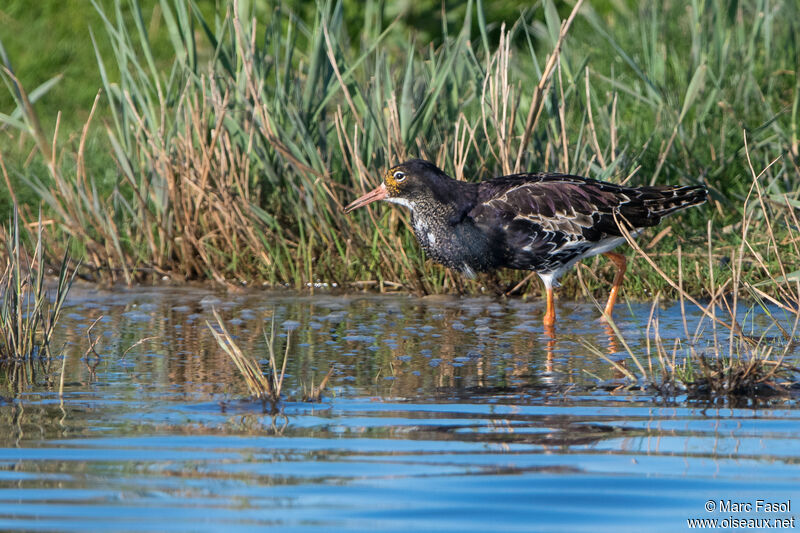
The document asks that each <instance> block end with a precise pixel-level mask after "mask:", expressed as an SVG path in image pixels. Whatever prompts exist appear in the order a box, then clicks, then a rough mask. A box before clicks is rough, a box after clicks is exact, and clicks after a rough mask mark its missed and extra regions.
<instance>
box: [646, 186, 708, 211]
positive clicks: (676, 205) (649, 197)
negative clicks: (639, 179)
mask: <svg viewBox="0 0 800 533" xmlns="http://www.w3.org/2000/svg"><path fill="white" fill-rule="evenodd" d="M645 189H646V192H645V191H644V190H643V191H642V192H645V195H644V196H645V198H644V205H645V206H646V207H647V210H648V211H649V212H650V215H651V216H655V217H658V218H661V217H665V216H667V215H669V214H671V213H674V212H675V211H680V210H681V209H685V208H687V207H691V206H693V205H699V204H702V203H704V202H705V201H706V199H707V198H708V191H707V190H706V188H705V187H702V186H697V185H690V186H667V187H647V188H645ZM648 193H650V194H648Z"/></svg>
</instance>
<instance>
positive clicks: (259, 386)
mask: <svg viewBox="0 0 800 533" xmlns="http://www.w3.org/2000/svg"><path fill="white" fill-rule="evenodd" d="M213 312H214V320H215V324H213V325H212V324H211V323H210V322H208V321H206V325H207V326H208V329H209V330H210V331H211V334H212V335H213V336H214V339H216V341H217V343H218V344H219V346H220V348H222V349H223V351H224V352H225V353H226V354H228V356H230V358H231V360H232V361H233V363H234V364H235V365H236V368H237V369H238V370H239V373H240V374H241V375H242V377H243V378H244V380H245V383H246V384H247V389H248V390H249V391H250V394H251V395H252V396H253V397H254V398H256V399H258V400H261V401H263V402H264V403H265V404H266V403H269V404H270V406H271V408H272V409H273V410H275V409H276V408H277V406H278V403H279V402H280V401H281V390H282V388H283V378H284V376H285V375H286V363H287V361H288V360H289V345H290V339H291V332H289V333H288V334H287V337H286V349H285V352H284V354H283V364H282V365H281V367H280V370H278V364H277V363H276V361H275V320H274V318H273V320H272V325H271V328H270V335H269V337H267V333H266V331H265V332H264V340H265V341H266V343H267V350H268V352H269V359H268V360H269V369H268V375H266V374H265V373H264V372H263V371H262V369H261V365H260V364H259V363H258V362H257V361H256V360H255V359H254V358H252V357H250V356H248V355H246V354H245V353H244V352H243V351H242V349H241V348H240V347H239V345H238V344H236V341H235V339H234V338H233V336H232V335H231V334H230V333H229V332H228V329H227V328H226V327H225V323H224V321H223V320H222V317H221V316H220V315H219V313H218V312H217V310H216V309H214V311H213Z"/></svg>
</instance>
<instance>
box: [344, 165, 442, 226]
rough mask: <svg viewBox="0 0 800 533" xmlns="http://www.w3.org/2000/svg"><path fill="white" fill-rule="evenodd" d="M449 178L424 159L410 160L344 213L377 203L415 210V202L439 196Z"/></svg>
mask: <svg viewBox="0 0 800 533" xmlns="http://www.w3.org/2000/svg"><path fill="white" fill-rule="evenodd" d="M449 180H450V178H449V177H448V176H447V175H446V174H445V173H444V172H442V171H441V170H439V168H437V167H436V165H434V164H432V163H429V162H427V161H423V160H422V159H411V160H410V161H406V162H405V163H401V164H399V165H397V166H394V167H392V168H390V169H389V170H388V171H387V172H386V174H385V175H384V176H383V183H381V184H380V185H379V186H378V187H376V188H375V189H373V190H372V191H370V192H368V193H367V194H365V195H364V196H361V197H360V198H358V199H356V200H355V201H354V202H352V203H351V204H350V205H348V206H347V207H345V208H344V211H345V213H349V212H350V211H353V210H354V209H358V208H359V207H363V206H365V205H367V204H369V203H372V202H375V201H377V200H386V201H387V202H392V203H395V204H400V205H403V206H406V207H408V208H410V209H414V205H415V204H416V202H418V201H420V200H422V199H423V198H424V197H426V195H427V196H431V195H434V196H435V195H436V193H437V191H438V189H440V188H441V185H440V184H442V183H444V182H446V181H449Z"/></svg>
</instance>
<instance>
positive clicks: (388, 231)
mask: <svg viewBox="0 0 800 533" xmlns="http://www.w3.org/2000/svg"><path fill="white" fill-rule="evenodd" d="M348 6H350V4H349V3H344V4H343V3H340V2H337V3H322V4H319V5H318V7H317V9H316V10H314V11H313V12H309V11H308V10H301V15H302V16H300V15H298V14H296V13H293V12H292V11H290V10H289V9H287V8H285V7H276V8H275V9H263V7H264V6H260V5H259V4H257V3H253V4H250V3H248V2H241V3H240V2H237V1H227V2H223V3H221V4H220V5H219V7H218V9H216V10H209V9H207V7H208V6H205V5H200V4H196V3H194V2H183V1H174V2H173V1H169V0H162V1H160V2H158V3H157V5H156V8H154V9H152V11H149V10H148V11H145V10H144V9H143V8H142V5H141V4H140V3H139V2H138V1H137V0H130V1H122V0H117V1H115V2H113V3H112V2H108V3H102V4H100V3H98V4H95V8H96V10H97V13H98V14H99V18H100V20H101V21H102V23H101V24H95V25H93V26H92V27H91V35H92V43H93V44H94V54H95V55H96V58H97V68H98V70H99V73H100V77H101V79H102V84H103V87H102V90H101V92H100V93H98V96H97V98H96V100H95V102H94V106H93V107H92V108H91V109H90V110H88V112H87V116H88V120H87V121H86V124H85V125H84V126H83V127H82V128H81V130H80V131H79V132H75V135H72V133H73V132H69V133H70V136H69V139H70V140H68V141H65V138H66V135H65V133H64V132H60V131H59V124H60V118H59V117H57V119H56V120H55V121H54V122H55V126H54V127H53V129H52V130H48V131H46V130H45V126H43V124H45V125H46V124H50V123H52V122H53V121H51V120H42V119H41V117H39V116H38V115H37V111H36V107H35V104H34V102H35V101H36V100H41V99H46V97H47V95H46V90H47V89H48V88H49V85H45V86H43V87H39V88H37V89H35V90H32V91H30V93H27V92H26V90H25V89H26V88H25V87H23V85H22V84H21V83H18V80H17V78H16V77H15V76H14V74H13V72H14V71H13V68H7V69H5V70H4V71H3V73H2V76H3V78H4V80H5V82H6V85H7V86H8V87H9V94H10V95H11V96H12V99H13V100H14V102H15V105H16V109H11V110H8V112H7V114H4V115H0V120H2V121H3V123H4V124H5V125H6V127H7V128H6V135H13V137H14V139H13V140H14V142H16V146H17V147H20V146H28V147H30V148H32V149H33V153H32V155H31V158H32V160H34V161H38V162H39V163H38V164H34V163H31V164H30V165H21V166H19V165H18V166H17V168H13V169H12V170H11V171H10V174H11V179H8V176H6V177H7V179H6V180H5V182H6V186H7V187H8V188H9V193H10V196H11V197H15V195H16V196H20V197H29V196H30V191H33V192H34V195H35V197H37V198H39V199H41V201H43V202H44V204H45V206H46V209H47V210H48V216H51V217H53V218H54V220H55V221H56V222H57V224H56V226H57V227H58V228H59V229H60V230H61V231H62V232H63V233H64V234H65V235H68V236H72V237H73V242H74V243H75V244H74V245H73V246H74V247H76V248H80V250H76V252H77V251H79V252H81V253H83V254H85V256H86V262H85V265H86V268H88V269H90V270H91V273H92V274H93V275H95V276H96V277H98V278H100V279H105V280H109V281H123V282H126V283H132V282H135V281H137V280H142V279H146V278H149V277H158V278H162V277H164V276H167V277H170V278H175V279H213V280H216V281H217V282H219V283H222V284H226V285H230V284H237V285H238V284H245V283H248V284H249V283H253V282H263V283H266V284H270V285H273V286H278V285H280V286H286V285H288V286H292V287H296V288H303V287H306V286H308V285H311V286H313V284H315V283H317V282H328V283H337V284H338V285H340V286H346V285H347V284H348V283H358V284H361V285H367V286H375V287H380V288H384V289H385V288H387V287H400V288H404V289H406V290H413V291H415V292H417V293H432V292H443V291H449V292H452V291H454V290H455V291H459V292H476V291H479V290H481V287H489V289H490V290H496V291H498V292H506V291H508V289H510V288H511V287H513V286H514V285H515V284H516V283H517V282H518V281H519V279H520V274H519V273H515V272H506V273H502V274H500V275H492V276H487V277H483V278H481V279H478V280H476V281H471V280H464V279H461V278H460V277H458V276H457V275H453V274H452V273H450V272H448V271H446V270H445V269H443V268H440V267H438V266H436V265H433V264H431V263H430V262H426V261H425V260H424V257H423V256H422V253H421V251H420V250H419V249H418V247H417V246H416V243H415V242H413V236H412V235H411V233H410V232H409V231H408V230H407V229H406V218H405V217H406V215H405V214H404V213H402V212H398V211H396V210H388V209H382V208H381V207H376V208H371V209H369V210H365V212H364V213H359V214H357V215H353V216H350V217H345V216H344V215H343V213H342V211H341V207H342V205H344V204H346V203H347V202H348V201H350V200H352V199H353V198H354V197H355V196H356V195H358V194H360V193H361V192H363V191H364V190H366V189H369V188H371V187H373V186H374V185H376V183H377V182H378V180H379V176H380V173H381V172H382V170H383V169H385V168H386V167H387V166H388V165H390V164H392V163H396V162H398V161H400V160H403V159H405V158H409V157H423V158H428V159H430V160H432V161H434V162H435V163H436V164H437V165H439V166H440V167H442V168H444V169H445V170H446V171H448V172H449V173H450V174H451V175H454V176H455V177H457V178H459V179H480V178H486V177H490V176H492V175H497V174H501V173H510V172H515V171H525V170H543V171H565V172H574V173H578V174H583V175H589V176H591V177H595V178H600V179H610V180H618V181H622V180H627V181H628V182H629V183H632V184H645V183H656V182H657V183H667V182H669V183H687V184H688V183H698V182H701V183H704V184H706V185H707V186H708V187H709V188H710V189H711V194H712V200H711V201H710V206H709V208H708V209H705V210H697V212H695V213H687V214H685V215H681V216H682V218H675V219H673V220H672V224H673V225H666V226H665V227H664V229H663V231H661V232H659V233H658V234H656V235H653V236H650V237H648V236H644V237H643V238H642V244H643V247H644V248H645V249H647V250H648V253H649V254H650V256H651V257H653V258H654V260H655V261H656V263H657V264H658V265H659V266H660V268H661V269H663V270H664V272H666V273H668V275H669V276H671V277H675V275H676V272H677V268H678V264H677V260H676V257H677V256H676V254H675V253H674V250H675V249H676V248H677V247H678V246H681V247H682V249H683V257H684V258H685V259H689V260H690V261H691V263H692V264H693V265H694V267H695V268H694V272H692V274H693V275H691V276H686V278H685V280H684V289H685V290H687V291H688V292H689V293H691V294H693V295H694V296H701V295H703V296H706V297H710V296H711V294H710V293H708V292H707V287H705V286H704V283H703V281H704V280H706V279H708V277H709V276H713V277H714V278H715V279H716V280H717V281H718V283H720V284H721V285H725V283H726V280H730V279H732V277H733V276H734V275H735V274H734V271H733V270H732V269H731V265H730V262H729V261H728V258H729V257H730V256H731V254H733V253H735V252H736V250H738V249H739V247H740V246H741V245H742V241H741V226H740V224H741V215H742V210H743V201H744V198H745V196H746V195H747V190H748V187H749V186H748V180H746V179H744V178H743V177H744V176H746V175H747V168H748V162H747V160H746V158H745V154H744V142H743V136H742V132H743V131H747V134H748V138H749V139H750V142H751V147H752V154H751V156H752V158H753V164H754V165H756V166H761V167H762V168H767V170H766V171H765V172H764V173H763V175H762V176H761V177H760V178H759V181H760V185H759V186H760V187H761V189H762V190H763V196H764V201H765V202H768V203H769V204H770V205H771V206H772V207H773V208H774V210H775V211H776V212H777V213H779V216H783V215H780V214H781V213H783V214H788V213H789V212H792V213H795V211H796V209H797V207H798V205H800V204H799V203H798V202H800V199H798V196H797V195H798V191H799V190H800V171H798V167H797V165H796V162H797V161H796V160H797V156H798V141H797V124H796V123H797V113H798V108H799V107H800V105H799V104H798V102H800V88H799V87H800V86H799V85H798V84H797V80H796V75H795V73H796V66H797V57H798V56H800V54H798V49H797V46H798V45H797V43H798V42H800V40H798V39H796V36H797V30H798V24H800V23H798V20H800V17H798V16H797V15H798V9H800V8H798V7H797V5H796V4H795V3H794V2H789V1H778V2H767V1H766V0H761V1H757V2H754V3H735V4H731V3H729V2H723V1H721V0H720V1H713V2H705V3H702V4H698V3H693V4H691V5H689V6H686V5H685V4H684V3H683V2H673V1H669V2H663V3H649V4H647V5H645V4H643V5H641V6H640V7H634V8H630V7H625V6H624V5H622V4H614V5H613V6H606V5H604V4H603V6H602V10H601V11H596V10H595V9H599V8H595V7H593V6H592V5H590V4H588V3H586V4H581V2H578V3H577V5H575V6H574V7H575V9H573V6H561V7H562V8H563V9H560V10H559V9H557V6H556V5H555V4H554V3H552V2H551V1H544V2H542V3H539V4H536V5H535V6H533V7H531V8H530V9H523V10H521V11H520V13H519V16H518V17H517V18H515V19H513V20H507V21H506V22H505V24H496V25H493V24H491V23H488V22H487V20H491V17H490V18H489V19H487V15H486V9H489V8H488V7H486V8H485V6H484V5H483V3H482V2H468V4H467V7H466V10H465V11H464V14H463V23H462V24H461V26H460V29H458V30H457V31H455V32H453V31H450V30H452V21H449V23H445V21H443V22H442V28H443V31H442V34H441V38H440V39H436V40H435V41H434V42H431V43H426V42H419V41H414V40H413V35H412V40H411V41H409V40H408V35H407V34H406V33H405V30H407V29H408V27H407V26H403V25H402V24H401V23H400V21H398V20H395V21H387V20H386V18H385V15H386V14H385V12H384V6H383V4H382V3H380V2H367V4H366V5H365V6H363V7H362V8H361V13H362V15H363V31H361V32H356V31H355V30H354V28H352V27H347V25H348V23H351V24H352V21H353V13H352V12H347V9H348ZM148 9H149V8H148ZM744 21H750V22H749V23H748V24H744ZM165 35H166V37H168V39H165ZM686 35H688V38H687V37H686ZM156 41H157V42H158V43H159V46H158V47H156V46H155V45H154V43H155V42H156ZM165 41H168V42H169V43H170V45H169V46H171V49H170V50H169V53H166V54H165V53H164V42H165ZM778 50H780V51H781V53H777V51H778ZM86 53H92V51H91V50H86ZM6 62H7V64H8V65H7V66H8V67H13V62H14V58H13V57H10V58H6ZM101 131H104V133H105V141H102V142H101V141H100V140H99V139H98V134H99V133H100V132H101ZM12 132H13V133H12ZM3 142H4V143H5V144H6V146H7V147H10V146H11V144H10V143H8V140H6V141H3ZM7 151H8V150H7V148H2V149H0V155H2V153H3V152H7ZM105 152H108V153H110V154H112V156H113V159H114V161H115V163H116V167H117V171H118V177H117V176H115V175H113V174H112V173H109V171H108V168H106V166H105V164H106V162H107V158H106V157H105V156H104V155H98V154H103V153H105ZM31 158H29V159H31ZM6 159H8V157H7V158H6ZM22 159H23V158H19V157H16V158H14V160H15V161H21V160H22ZM773 160H774V162H773ZM9 161H10V159H9ZM101 162H102V166H101ZM110 174H111V175H110ZM707 218H711V219H712V221H713V224H712V235H711V238H712V239H713V242H714V251H713V255H714V260H713V261H711V262H709V263H708V264H703V265H701V264H700V263H701V262H700V261H695V260H693V259H692V258H696V257H701V256H705V251H704V248H703V244H702V239H701V238H700V236H701V235H703V234H705V233H706V231H705V220H706V219H707ZM786 218H787V219H788V220H791V218H790V217H786ZM751 223H752V224H753V225H754V226H757V227H758V234H760V235H766V232H765V231H762V230H764V229H765V228H766V226H765V224H766V223H767V219H765V218H763V217H756V218H754V219H753V220H752V222H751ZM678 227H680V228H681V229H680V231H678V230H677V229H675V228H678ZM773 230H774V232H775V239H776V243H777V247H774V248H773V247H770V249H769V250H768V252H769V253H768V254H767V255H764V256H762V257H761V259H762V260H763V261H764V264H765V265H766V266H767V267H768V268H769V269H770V273H771V275H772V276H773V277H774V278H775V279H778V277H779V276H780V275H782V274H778V270H777V268H778V264H777V262H776V258H777V257H778V256H785V259H784V263H785V264H792V261H794V259H798V256H797V250H796V246H794V245H792V242H793V241H791V239H790V238H789V237H788V234H787V233H786V227H785V226H782V225H781V226H778V225H775V226H774V227H773ZM787 239H788V240H787ZM49 244H50V246H49V248H52V250H53V252H54V253H56V252H58V251H59V250H61V249H63V247H64V245H63V244H62V242H61V241H59V240H58V239H51V243H49ZM748 252H749V250H748ZM748 255H749V254H748ZM754 260H755V256H752V255H749V256H748V258H747V259H746V261H747V262H748V264H750V263H751V262H753V261H754ZM794 264H800V260H798V261H794ZM598 267H600V268H598ZM632 271H633V272H632V273H633V274H634V275H632V276H628V278H627V282H626V286H627V287H628V288H629V289H630V291H629V294H630V295H633V294H636V295H648V294H649V295H653V294H655V293H656V292H659V291H660V292H662V293H666V294H668V295H669V296H676V295H677V292H676V291H675V290H674V288H673V287H671V286H670V285H669V284H668V283H666V282H665V281H664V279H663V278H662V277H661V276H659V275H656V274H655V273H654V272H653V270H652V269H651V268H650V266H649V265H647V264H645V263H643V262H641V261H637V262H635V263H634V264H633V265H632ZM605 273H606V266H605V263H603V260H602V259H595V262H594V263H592V264H589V265H587V266H583V267H581V268H580V269H579V272H578V276H577V277H576V276H569V277H568V278H567V279H565V288H564V290H563V291H562V295H569V294H573V295H574V294H579V293H580V292H581V291H582V290H583V289H582V284H583V285H585V286H586V288H587V289H586V290H588V291H589V293H593V292H594V291H595V290H596V289H597V288H598V287H604V286H605V283H604V282H603V280H602V279H600V278H602V277H603V276H605ZM757 274H758V275H759V276H760V275H761V274H762V273H761V272H757V271H756V269H743V271H742V272H741V273H740V274H736V275H741V277H742V278H743V279H745V280H747V281H748V282H749V283H751V284H753V285H754V284H755V283H756V282H758V281H762V280H763V279H764V278H763V277H757ZM787 274H788V273H787ZM581 282H582V283H581ZM728 286H729V287H732V286H733V285H731V284H728ZM760 290H762V291H764V292H766V293H768V294H769V295H770V296H775V291H780V288H779V286H776V285H774V284H770V285H769V286H766V287H761V288H760Z"/></svg>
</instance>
